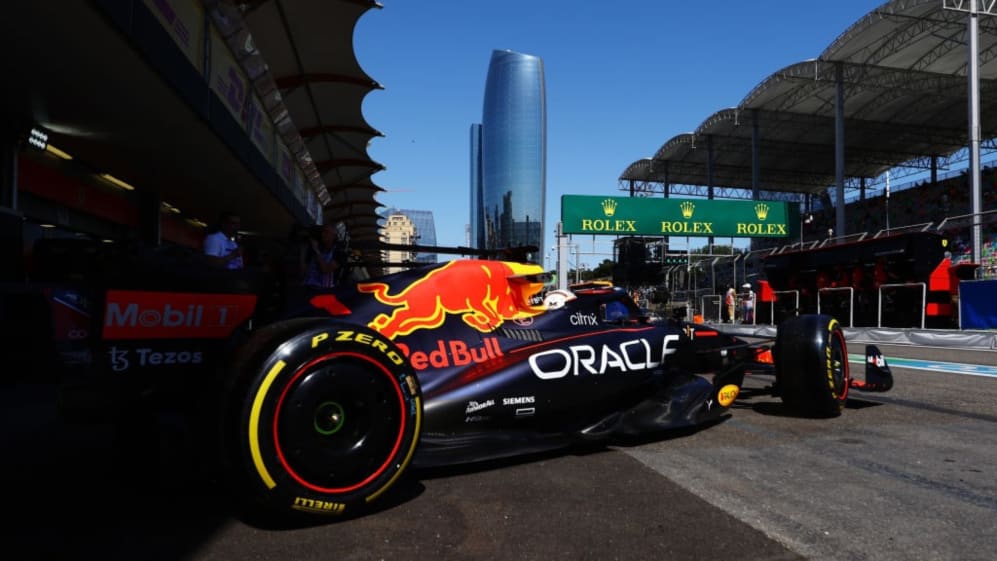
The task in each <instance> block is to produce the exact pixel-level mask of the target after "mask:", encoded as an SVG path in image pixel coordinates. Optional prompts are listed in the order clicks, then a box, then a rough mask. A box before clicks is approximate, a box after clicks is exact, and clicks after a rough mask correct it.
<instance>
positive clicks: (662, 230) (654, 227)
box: [561, 195, 799, 238]
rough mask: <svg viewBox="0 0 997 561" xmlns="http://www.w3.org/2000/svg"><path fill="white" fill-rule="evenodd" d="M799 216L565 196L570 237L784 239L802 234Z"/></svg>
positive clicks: (739, 204)
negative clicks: (588, 235)
mask: <svg viewBox="0 0 997 561" xmlns="http://www.w3.org/2000/svg"><path fill="white" fill-rule="evenodd" d="M793 211H794V212H793V215H794V216H796V218H792V217H791V216H790V210H789V208H788V205H787V204H786V203H785V202H784V201H746V200H726V199H725V200H716V199H713V200H708V199H652V198H643V197H642V198H635V197H598V196H590V195H562V196H561V222H562V228H563V232H564V233H565V234H607V235H615V236H694V237H710V236H721V237H734V238H784V237H788V236H791V235H793V236H795V235H796V234H797V233H798V232H799V230H798V229H797V228H798V225H797V222H799V218H798V215H799V212H798V211H796V210H795V209H793ZM791 218H792V220H791Z"/></svg>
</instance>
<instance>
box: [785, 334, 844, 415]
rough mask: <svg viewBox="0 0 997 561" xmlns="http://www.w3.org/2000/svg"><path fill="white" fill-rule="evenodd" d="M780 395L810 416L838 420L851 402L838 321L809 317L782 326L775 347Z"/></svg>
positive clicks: (793, 407)
mask: <svg viewBox="0 0 997 561" xmlns="http://www.w3.org/2000/svg"><path fill="white" fill-rule="evenodd" d="M774 358H775V369H776V380H777V386H778V390H779V395H780V396H781V398H782V401H783V403H784V404H785V405H786V407H787V408H789V409H791V410H792V411H793V412H794V413H797V414H800V415H803V416H807V417H836V416H838V415H840V414H841V411H842V410H843V409H844V407H845V401H846V400H847V399H848V385H849V378H850V372H849V368H848V351H847V347H846V346H845V336H844V333H843V332H842V330H841V326H840V324H839V323H838V320H836V319H834V318H833V317H831V316H827V315H806V316H800V317H796V318H792V319H789V320H787V321H784V322H783V323H781V324H779V328H778V332H777V334H776V344H775V348H774Z"/></svg>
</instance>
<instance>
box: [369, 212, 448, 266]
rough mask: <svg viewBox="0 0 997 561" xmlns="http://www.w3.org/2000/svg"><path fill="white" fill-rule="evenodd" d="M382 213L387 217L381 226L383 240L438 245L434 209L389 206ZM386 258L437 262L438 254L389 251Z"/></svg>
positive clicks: (396, 261)
mask: <svg viewBox="0 0 997 561" xmlns="http://www.w3.org/2000/svg"><path fill="white" fill-rule="evenodd" d="M381 215H382V216H384V217H385V219H384V222H383V224H382V226H381V241H382V242H384V243H390V244H401V245H422V246H435V245H436V223H435V222H434V220H433V212H432V211H430V210H408V209H398V208H389V209H385V210H384V211H383V212H381ZM385 260H386V261H387V262H389V263H400V262H403V261H406V262H407V261H412V262H416V263H436V261H437V255H436V254H435V253H422V252H415V251H389V252H386V255H385ZM391 272H394V271H393V270H392V271H391Z"/></svg>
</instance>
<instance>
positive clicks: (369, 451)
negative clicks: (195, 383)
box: [221, 319, 423, 520]
mask: <svg viewBox="0 0 997 561" xmlns="http://www.w3.org/2000/svg"><path fill="white" fill-rule="evenodd" d="M227 386H228V389H226V391H225V396H224V397H223V407H222V414H223V419H222V426H223V430H222V434H221V437H222V450H223V456H224V457H223V458H222V460H223V466H224V468H225V473H224V474H223V476H224V477H225V478H226V479H227V480H228V481H229V483H233V484H234V485H233V488H232V491H234V493H236V498H237V499H240V500H241V501H242V502H243V506H244V507H246V508H247V510H246V511H245V514H248V515H251V516H262V517H265V519H268V520H279V519H285V520H291V519H295V518H299V517H300V516H301V515H304V516H306V517H310V518H313V517H315V516H320V517H349V516H352V515H355V514H358V513H360V512H362V511H363V510H365V509H367V507H368V506H369V505H370V504H371V503H373V502H374V501H376V500H377V499H378V498H380V497H381V496H382V495H384V494H385V492H386V491H388V489H389V488H391V486H392V485H393V484H394V483H396V482H397V481H398V480H399V478H400V476H401V475H402V473H403V472H404V470H405V468H406V467H407V466H408V465H409V463H410V461H411V459H412V455H413V453H414V452H415V449H416V445H417V442H418V439H419V430H420V426H421V423H422V414H423V412H422V396H421V390H420V388H419V384H418V380H417V379H416V377H415V374H414V371H413V370H412V369H411V367H410V366H409V364H408V361H407V360H406V358H405V356H404V355H403V354H402V352H401V351H400V350H399V349H398V348H397V347H396V346H395V345H394V344H392V343H391V341H389V340H387V339H386V338H384V337H382V336H381V335H379V334H378V333H376V332H374V331H371V330H369V329H367V328H365V327H359V326H355V325H349V324H344V323H337V322H332V321H330V320H316V319H299V320H291V321H288V322H283V323H279V324H275V325H272V326H269V327H266V328H264V329H262V330H260V332H258V333H256V334H255V335H253V336H252V337H251V338H250V339H249V340H248V341H247V342H246V344H245V345H244V346H243V347H242V349H241V350H240V358H239V359H238V361H237V362H236V363H235V365H234V372H233V373H232V377H231V378H230V380H229V383H228V384H227Z"/></svg>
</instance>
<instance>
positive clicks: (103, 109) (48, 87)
mask: <svg viewBox="0 0 997 561" xmlns="http://www.w3.org/2000/svg"><path fill="white" fill-rule="evenodd" d="M105 4H106V5H108V6H112V7H113V10H116V11H114V12H113V13H115V14H116V15H118V16H120V15H121V14H122V13H125V14H126V17H129V16H127V14H131V16H130V17H131V20H130V21H128V22H127V25H130V26H132V27H131V29H132V30H133V31H132V32H133V33H137V32H138V31H136V29H137V28H139V27H141V25H144V24H143V23H142V22H141V21H139V19H137V18H136V16H135V10H136V7H135V6H136V5H139V4H145V5H146V6H152V5H158V3H156V2H144V3H143V2H135V3H131V2H125V3H119V2H14V3H10V4H9V5H5V6H4V17H3V18H0V49H3V53H4V54H3V55H2V56H3V61H4V75H5V76H7V77H8V78H9V79H10V80H9V81H10V83H9V84H8V85H7V87H5V88H3V91H2V92H0V101H2V103H0V127H2V129H3V130H4V131H5V132H9V131H10V130H11V129H13V130H17V131H21V132H23V133H25V134H26V132H27V129H28V128H29V127H31V126H35V125H40V126H43V127H45V128H46V129H47V130H48V131H49V133H50V142H51V143H52V144H54V145H56V146H58V147H59V148H61V149H63V150H65V151H66V152H68V153H70V154H71V155H73V156H74V158H75V159H74V162H73V165H74V166H76V168H75V169H74V170H72V171H73V172H80V173H86V171H88V170H89V171H95V172H96V171H99V172H108V173H111V174H113V175H115V176H116V177H119V178H121V179H124V180H126V181H128V182H129V183H131V184H133V185H135V186H136V188H137V189H138V190H140V191H149V192H155V193H158V194H159V195H160V196H161V197H162V199H163V200H164V201H167V202H169V203H170V204H172V205H174V206H175V207H177V208H179V209H180V210H181V211H182V212H183V213H184V214H185V215H191V216H195V217H199V218H201V219H203V220H207V221H209V222H210V221H212V220H213V219H214V218H215V216H216V215H217V213H218V212H219V211H221V210H233V211H235V212H238V213H240V214H242V216H243V224H244V227H245V228H246V229H248V230H254V231H258V232H260V233H262V234H265V235H273V236H285V235H287V233H288V231H289V228H290V225H291V224H292V223H293V222H295V221H298V220H299V219H300V216H295V215H294V214H293V213H292V212H290V211H289V210H288V209H287V208H285V206H284V205H282V204H280V202H279V201H278V200H277V199H275V198H274V197H273V195H272V194H271V193H270V192H269V191H268V188H267V186H266V185H264V184H263V183H262V182H261V181H260V180H259V179H258V177H257V176H256V175H254V173H253V171H252V170H251V169H249V166H247V164H246V163H245V162H244V160H243V159H241V155H240V154H239V153H237V151H235V150H233V149H232V148H231V147H230V146H228V145H226V144H225V143H224V142H223V141H222V140H221V139H220V138H219V136H218V134H217V133H216V132H215V131H214V130H212V128H211V127H210V126H209V123H208V122H205V119H204V118H202V116H201V115H199V114H198V113H197V112H196V111H195V110H194V109H192V107H191V105H190V103H203V102H205V100H206V99H207V98H206V97H202V96H207V91H206V89H205V84H204V83H203V82H202V83H195V82H189V83H188V84H194V85H193V86H191V87H188V88H187V89H186V91H178V89H177V88H175V87H174V86H171V84H170V83H168V82H167V81H166V80H164V79H163V77H162V76H161V75H159V74H158V73H157V71H156V69H154V68H152V67H151V66H150V65H149V63H148V58H147V57H148V56H150V55H151V54H155V55H157V56H160V57H162V56H163V52H155V53H148V52H144V51H143V49H146V48H149V46H148V45H137V44H135V43H133V42H131V41H130V40H129V38H128V37H127V36H126V35H125V34H123V33H122V31H121V29H120V27H118V26H116V25H115V23H116V22H115V21H112V18H111V17H110V16H108V13H109V12H105V11H102V9H101V8H99V7H98V6H103V5H105ZM201 4H203V5H204V7H205V8H206V9H207V10H208V13H209V15H210V17H211V19H212V22H213V23H214V24H215V25H216V26H217V27H218V29H219V31H220V33H221V35H222V36H223V38H224V39H225V40H226V42H227V44H228V45H229V47H230V48H231V49H232V51H233V53H234V54H235V56H236V57H237V58H238V59H239V60H238V62H239V63H240V65H241V66H242V68H243V69H244V70H245V71H246V73H247V74H248V75H249V77H250V78H251V80H252V81H253V85H254V87H255V88H256V90H257V92H258V93H259V94H260V96H261V99H262V101H263V102H264V105H265V106H266V108H267V110H268V111H271V115H276V118H275V127H276V129H277V130H278V131H279V132H280V133H281V134H282V135H283V138H284V139H285V141H288V140H290V142H288V146H289V148H290V149H291V150H292V152H295V153H296V154H297V157H298V161H299V163H300V162H302V161H303V160H304V161H306V162H307V161H310V162H311V164H312V165H311V166H307V167H308V168H309V169H307V170H306V176H307V177H308V179H309V181H312V182H313V184H317V185H319V186H320V187H321V186H324V187H325V191H326V193H323V197H322V202H323V203H324V206H325V210H326V212H327V214H328V215H329V216H331V218H332V220H335V221H339V220H342V221H343V222H345V223H346V225H347V228H348V230H349V232H350V235H351V236H353V237H354V238H355V239H359V240H369V241H375V240H377V219H378V217H377V214H376V209H377V208H378V207H379V206H380V205H379V204H378V203H377V202H376V200H375V195H376V193H377V192H379V191H381V189H380V188H379V187H377V186H376V185H374V184H373V182H372V181H371V175H372V174H373V173H375V172H377V171H378V170H380V169H382V166H380V164H378V163H376V162H374V161H372V160H371V158H370V157H369V156H368V154H367V144H368V142H369V140H370V139H371V138H372V137H375V136H379V135H380V133H379V132H378V131H376V130H374V129H373V128H372V127H371V126H370V125H368V124H367V123H366V121H365V120H364V118H363V115H362V111H361V105H362V102H363V98H364V96H365V95H366V94H367V93H369V92H370V91H372V90H374V89H377V88H380V87H381V86H380V85H379V84H378V83H377V82H375V81H374V80H372V79H371V78H370V77H369V76H367V75H366V74H365V73H364V71H363V70H362V69H361V68H360V65H359V64H358V62H357V60H356V56H355V53H354V50H353V32H354V28H355V26H356V23H357V21H358V20H359V18H360V16H361V15H363V14H364V13H365V12H366V11H368V10H370V9H371V8H379V7H380V4H378V3H377V2H375V1H374V0H280V1H279V2H278V1H275V0H250V1H239V0H202V1H201ZM150 29H151V28H150ZM150 32H155V30H151V31H150ZM250 36H251V37H252V40H251V41H249V40H247V39H248V37H250ZM153 48H156V47H153ZM167 56H170V55H169V54H167ZM174 58H176V57H174ZM180 59H182V57H180ZM160 60H162V58H161V59H160ZM177 64H179V62H178V63H177ZM171 70H176V69H174V68H171ZM180 89H181V90H182V89H183V88H180ZM190 99H193V100H194V101H191V102H190V103H188V100H190ZM295 138H296V141H295V140H294V139H295ZM243 141H244V142H245V141H246V139H243ZM302 148H307V150H302ZM84 167H85V168H88V170H87V169H83V168H84Z"/></svg>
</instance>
